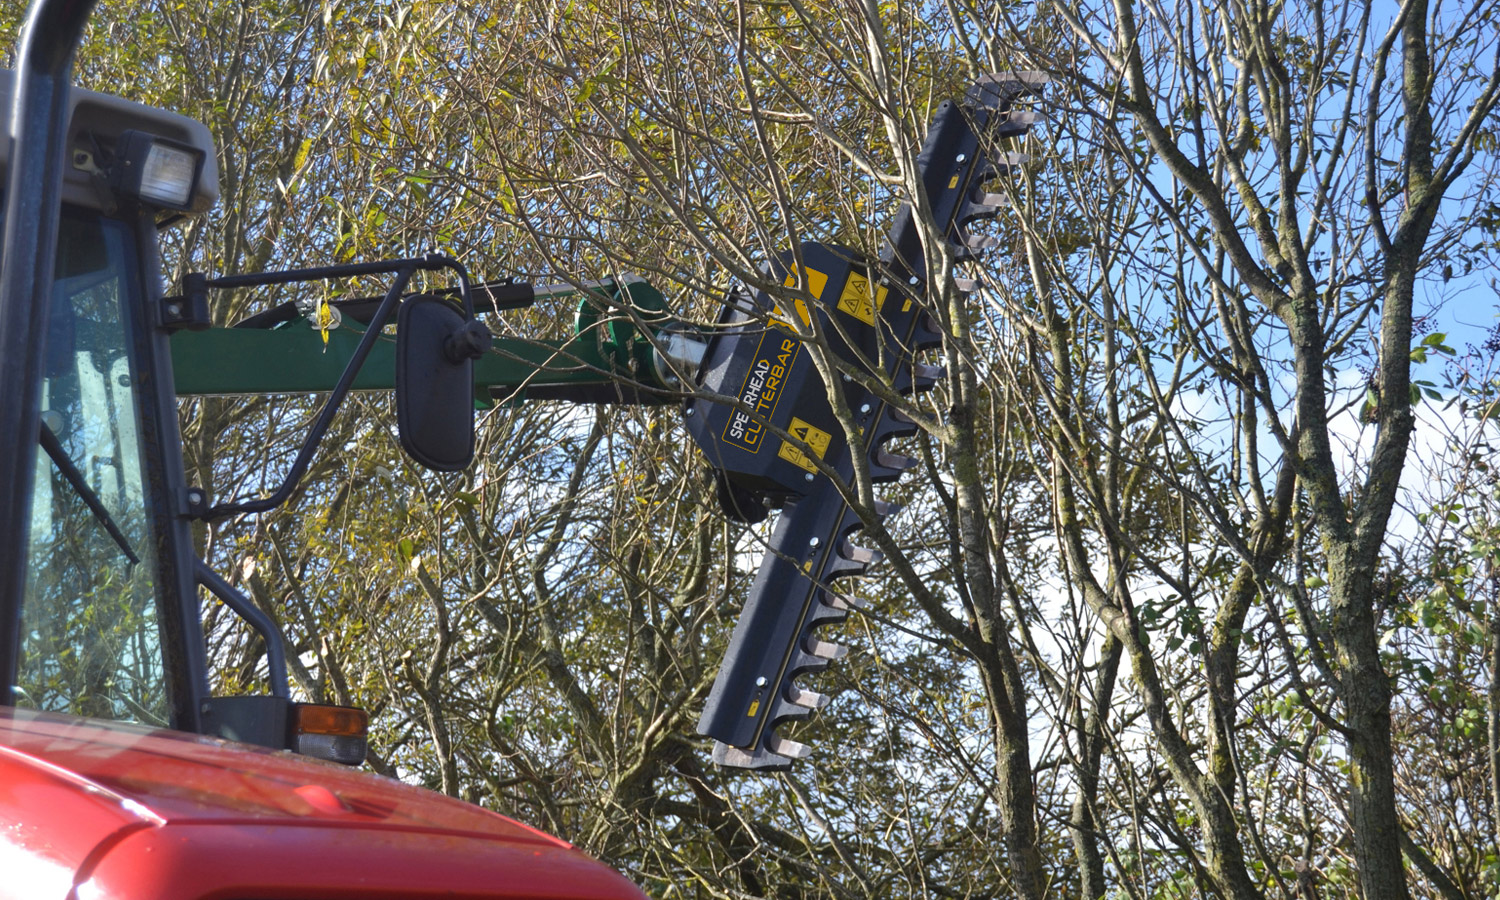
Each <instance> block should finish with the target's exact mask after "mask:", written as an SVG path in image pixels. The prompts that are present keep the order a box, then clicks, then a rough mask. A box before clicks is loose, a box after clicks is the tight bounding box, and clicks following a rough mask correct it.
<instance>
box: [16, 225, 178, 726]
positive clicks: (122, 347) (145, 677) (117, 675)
mask: <svg viewBox="0 0 1500 900" xmlns="http://www.w3.org/2000/svg"><path fill="white" fill-rule="evenodd" d="M133 240H134V238H133V236H132V233H131V230H130V229H129V227H128V226H126V225H125V224H124V223H122V222H118V221H114V220H110V219H104V218H101V217H99V216H98V215H96V214H89V213H83V212H74V213H65V214H64V217H63V220H62V223H61V228H60V231H59V235H58V250H57V274H56V279H55V281H54V284H53V291H52V306H51V310H50V315H49V322H48V328H47V345H46V380H45V383H44V387H43V388H42V391H43V393H42V427H41V434H40V435H39V436H38V440H39V441H40V446H39V448H38V452H37V467H36V487H35V493H34V495H33V499H32V514H31V527H30V553H29V557H28V558H29V568H30V573H29V575H28V578H27V583H26V599H25V606H24V607H23V609H22V635H21V661H20V672H19V677H18V679H17V684H16V690H15V697H16V703H17V705H20V706H27V707H31V708H35V709H41V710H48V711H54V712H65V713H71V714H73V715H80V716H89V717H93V718H101V719H116V720H126V721H133V722H140V723H143V724H149V725H162V726H165V725H166V724H167V717H168V712H167V709H168V707H167V697H166V687H165V677H164V668H163V660H162V652H161V644H160V639H159V632H158V623H157V618H156V602H155V601H156V590H155V584H154V577H155V572H156V560H155V547H154V542H153V539H152V535H151V531H150V518H149V516H148V514H147V507H146V503H147V500H146V490H145V476H144V472H143V467H142V462H143V454H142V452H141V441H140V435H139V433H138V429H137V417H136V402H135V397H134V392H133V389H132V385H133V384H134V382H135V371H134V368H133V366H132V364H131V359H130V355H129V353H128V352H127V348H128V346H129V342H128V340H127V335H126V330H125V329H126V325H125V315H124V313H123V310H122V304H124V303H127V302H140V298H139V297H138V296H136V290H135V285H136V284H137V282H136V280H135V279H134V276H133V270H132V261H133V258H134V246H133Z"/></svg>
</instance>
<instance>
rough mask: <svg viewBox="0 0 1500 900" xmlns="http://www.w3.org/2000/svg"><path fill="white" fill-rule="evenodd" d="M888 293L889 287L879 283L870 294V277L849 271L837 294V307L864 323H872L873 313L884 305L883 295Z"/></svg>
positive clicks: (873, 320)
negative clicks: (842, 288)
mask: <svg viewBox="0 0 1500 900" xmlns="http://www.w3.org/2000/svg"><path fill="white" fill-rule="evenodd" d="M888 293H890V288H888V287H886V286H885V285H880V286H878V287H877V288H876V289H875V293H874V294H873V295H871V293H870V279H868V278H866V277H865V276H863V275H861V274H859V273H858V272H851V273H850V274H849V281H848V283H847V284H845V285H844V292H843V293H842V294H840V295H839V309H840V310H842V311H843V312H846V313H848V314H849V315H851V316H853V317H854V318H856V319H858V320H860V321H861V322H863V323H865V324H866V325H874V324H875V314H876V313H878V312H880V307H882V306H884V305H885V295H886V294H888Z"/></svg>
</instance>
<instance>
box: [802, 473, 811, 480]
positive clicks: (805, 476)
mask: <svg viewBox="0 0 1500 900" xmlns="http://www.w3.org/2000/svg"><path fill="white" fill-rule="evenodd" d="M802 477H803V478H804V479H806V480H807V481H812V480H813V473H811V472H808V473H807V474H806V475H803V476H802Z"/></svg>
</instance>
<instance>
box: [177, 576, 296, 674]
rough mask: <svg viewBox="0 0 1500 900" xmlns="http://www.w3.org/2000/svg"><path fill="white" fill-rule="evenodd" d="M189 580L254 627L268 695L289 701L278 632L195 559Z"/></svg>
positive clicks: (282, 643) (283, 645)
mask: <svg viewBox="0 0 1500 900" xmlns="http://www.w3.org/2000/svg"><path fill="white" fill-rule="evenodd" d="M193 578H194V579H195V580H196V581H197V582H198V584H201V585H203V586H204V587H206V588H208V589H209V591H210V592H211V593H212V594H213V595H214V596H215V597H218V598H219V599H220V600H222V601H224V605H225V606H227V607H229V608H230V609H231V610H233V611H234V612H235V614H236V615H238V616H239V617H240V618H241V619H244V620H245V621H246V622H248V623H249V624H250V627H251V628H254V629H255V630H256V632H258V633H259V634H260V636H261V639H262V640H264V641H265V642H266V669H267V672H268V673H269V675H270V679H271V696H273V697H280V698H281V699H283V700H288V699H291V696H292V691H291V687H290V685H289V684H288V682H287V677H286V641H285V639H284V638H283V636H282V634H281V629H280V628H278V627H277V626H276V623H275V622H274V621H273V620H272V619H271V617H270V616H268V615H266V613H265V612H264V611H263V610H261V608H260V607H258V606H256V605H255V604H253V603H251V602H250V601H249V600H248V599H246V597H245V595H243V594H241V593H240V592H239V591H237V590H235V589H234V586H233V585H231V584H230V583H229V582H227V581H225V580H224V578H223V576H221V575H220V574H219V573H218V572H215V571H214V570H213V569H210V568H209V567H208V563H206V562H204V561H203V560H201V559H200V560H196V561H195V564H194V566H193Z"/></svg>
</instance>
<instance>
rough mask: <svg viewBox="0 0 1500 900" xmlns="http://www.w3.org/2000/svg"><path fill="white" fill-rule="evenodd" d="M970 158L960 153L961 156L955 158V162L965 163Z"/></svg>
mask: <svg viewBox="0 0 1500 900" xmlns="http://www.w3.org/2000/svg"><path fill="white" fill-rule="evenodd" d="M968 158H969V157H968V156H966V155H964V154H962V153H960V154H958V156H956V157H954V161H955V162H963V161H964V160H966V159H968Z"/></svg>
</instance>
